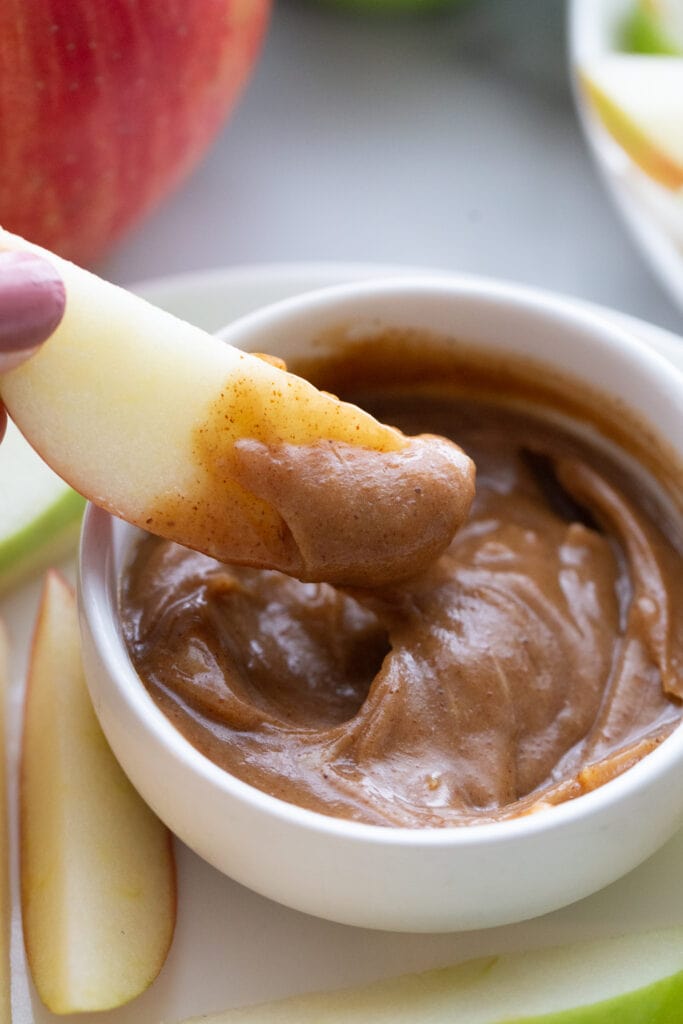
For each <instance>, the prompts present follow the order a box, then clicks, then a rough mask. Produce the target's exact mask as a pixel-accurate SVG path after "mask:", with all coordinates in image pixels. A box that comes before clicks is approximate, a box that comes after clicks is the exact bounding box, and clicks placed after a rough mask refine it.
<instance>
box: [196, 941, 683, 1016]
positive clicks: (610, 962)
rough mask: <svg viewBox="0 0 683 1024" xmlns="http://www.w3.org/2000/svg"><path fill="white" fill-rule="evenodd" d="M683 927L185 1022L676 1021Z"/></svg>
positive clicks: (681, 1002)
mask: <svg viewBox="0 0 683 1024" xmlns="http://www.w3.org/2000/svg"><path fill="white" fill-rule="evenodd" d="M682 1006H683V929H681V928H676V929H671V930H669V931H661V932H650V933H649V934H644V935H632V936H627V937H624V938H619V939H612V940H609V941H607V942H588V943H585V944H583V945H574V946H567V947H564V948H562V947H559V948H557V949H544V950H541V951H538V952H532V953H519V954H512V955H509V956H499V957H488V958H485V959H481V960H473V961H471V962H469V963H465V964H461V965H459V966H457V967H446V968H442V969H439V970H435V971H427V972H425V973H423V974H412V975H405V976H403V977H401V978H395V979H393V980H390V981H383V982H378V983H376V984H374V985H368V986H366V987H364V988H359V989H348V990H343V991H338V992H330V993H316V994H313V995H307V996H297V997H294V998H292V999H285V1000H281V1001H280V1002H274V1003H269V1004H262V1005H260V1006H254V1007H247V1008H244V1009H236V1010H227V1011H226V1012H224V1013H218V1014H213V1015H209V1016H205V1017H196V1018H193V1020H192V1021H187V1022H186V1024H200V1022H202V1024H367V1022H368V1021H372V1022H373V1024H455V1022H462V1024H506V1022H514V1024H611V1022H617V1021H618V1024H644V1022H645V1021H647V1024H673V1022H674V1021H678V1020H680V1019H681V1007H682Z"/></svg>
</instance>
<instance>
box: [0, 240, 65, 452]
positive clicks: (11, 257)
mask: <svg viewBox="0 0 683 1024" xmlns="http://www.w3.org/2000/svg"><path fill="white" fill-rule="evenodd" d="M65 305H66V292H65V289H64V283H63V281H62V279H61V277H60V276H59V272H58V271H57V269H56V268H55V267H54V266H53V265H52V264H51V263H50V262H48V260H46V259H43V257H41V256H37V255H34V254H33V253H30V252H0V373H5V372H6V371H7V370H12V369H14V367H15V366H18V365H19V363H22V362H23V361H24V360H25V359H28V358H29V356H31V355H32V354H33V353H34V352H35V351H36V349H38V348H39V347H40V345H41V344H42V343H43V342H44V341H47V339H48V338H49V337H50V335H51V334H52V332H53V331H54V330H55V329H56V328H57V326H58V325H59V322H60V320H61V319H62V316H63V315H64V307H65ZM0 436H1V435H0Z"/></svg>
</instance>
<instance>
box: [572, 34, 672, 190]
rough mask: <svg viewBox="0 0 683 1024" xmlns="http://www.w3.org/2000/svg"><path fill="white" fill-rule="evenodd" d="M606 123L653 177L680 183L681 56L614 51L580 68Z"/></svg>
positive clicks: (669, 184)
mask: <svg viewBox="0 0 683 1024" xmlns="http://www.w3.org/2000/svg"><path fill="white" fill-rule="evenodd" d="M580 79H581V83H582V85H583V88H584V90H585V92H586V94H587V96H588V98H589V100H590V102H591V104H592V106H593V108H594V110H595V112H596V114H597V115H598V117H599V118H600V119H601V121H602V123H603V124H604V126H605V128H606V129H607V131H608V132H610V134H611V135H612V136H613V137H614V139H615V140H616V141H617V142H618V143H619V145H620V146H622V147H623V149H624V150H625V151H626V152H627V153H628V155H629V156H630V157H631V159H632V160H633V161H634V162H635V163H636V164H637V165H638V166H639V167H640V168H641V169H642V170H643V171H645V173H646V174H648V175H649V176H650V177H651V178H654V180H655V181H658V182H659V183H660V184H662V185H665V186H666V187H667V188H670V189H679V188H682V187H683V58H678V57H644V56H636V55H633V54H612V55H610V56H608V57H602V58H600V60H598V61H596V62H595V63H594V64H591V65H589V66H587V67H585V68H583V69H581V71H580Z"/></svg>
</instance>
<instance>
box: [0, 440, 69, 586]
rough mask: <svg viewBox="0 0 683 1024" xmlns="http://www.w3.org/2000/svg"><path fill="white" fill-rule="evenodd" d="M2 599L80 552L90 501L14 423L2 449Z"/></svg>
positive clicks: (0, 541)
mask: <svg viewBox="0 0 683 1024" xmlns="http://www.w3.org/2000/svg"><path fill="white" fill-rule="evenodd" d="M0 492H1V493H2V494H3V500H2V503H1V504H0V594H3V593H5V592H6V591H8V590H9V589H11V588H12V587H13V586H16V585H17V584H18V583H20V582H21V581H22V580H23V579H25V578H26V577H27V576H29V575H31V574H33V573H36V572H37V571H38V570H40V569H45V568H46V567H47V566H48V565H54V563H55V562H57V561H59V560H60V559H61V558H63V557H66V555H67V554H68V553H69V552H70V551H73V550H74V549H75V546H76V542H77V539H78V533H79V530H80V524H81V518H82V515H83V509H84V507H85V500H84V498H82V497H81V495H80V494H76V492H75V491H73V490H72V489H71V488H70V487H69V486H67V484H65V483H64V481H63V480H61V479H60V478H59V477H58V476H57V475H56V473H53V472H52V470H51V469H49V468H48V467H47V466H46V465H45V463H44V462H43V460H42V459H41V458H40V456H39V455H37V454H36V452H34V450H33V449H32V448H31V446H30V445H29V444H28V442H27V441H26V440H24V438H23V437H22V435H21V434H20V433H19V431H18V429H17V428H16V427H15V426H14V424H13V423H11V422H10V423H8V425H7V431H6V434H5V437H4V438H3V441H2V444H0Z"/></svg>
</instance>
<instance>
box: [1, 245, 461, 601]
mask: <svg viewBox="0 0 683 1024" xmlns="http://www.w3.org/2000/svg"><path fill="white" fill-rule="evenodd" d="M2 249H19V250H25V249H29V250H32V251H37V252H40V253H42V255H43V256H45V257H46V258H48V259H50V260H52V261H53V263H54V264H55V265H56V266H57V268H58V270H59V272H60V274H61V276H62V279H63V281H64V283H65V287H66V296H67V303H66V311H65V314H64V317H63V319H62V322H61V324H60V325H59V327H58V328H57V330H56V332H55V333H54V334H53V336H52V337H51V338H50V340H49V341H48V342H47V343H46V344H45V345H44V346H43V347H42V349H41V350H40V351H39V352H38V354H37V355H35V356H34V357H33V358H32V359H30V360H29V361H28V362H27V363H25V364H23V365H22V366H20V367H18V368H17V369H14V370H12V371H11V372H9V373H7V374H5V375H4V377H3V378H2V380H1V381H0V394H1V395H2V400H3V401H4V402H5V404H6V406H7V408H8V410H9V412H10V415H11V416H12V418H13V419H14V421H15V423H16V424H17V425H18V426H19V428H20V430H21V431H22V433H23V434H24V435H25V436H26V438H27V439H28V440H29V441H30V443H31V444H32V445H33V447H34V448H35V449H36V451H38V453H39V454H40V455H41V456H42V457H43V459H44V460H45V461H46V462H47V463H48V465H50V466H51V467H52V468H53V469H54V470H55V471H56V472H57V473H59V475H60V476H61V477H63V479H64V480H66V481H67V482H68V483H69V484H71V486H72V487H74V488H75V489H76V490H77V491H79V492H80V493H81V494H83V495H85V496H86V497H87V498H89V499H90V500H91V501H93V502H94V503H95V504H97V505H100V506H101V507H103V508H105V509H107V510H108V511H110V512H113V513H114V514H116V515H118V516H120V517H121V518H123V519H126V520H128V521H129V522H131V523H134V524H136V525H138V526H141V527H143V528H145V529H147V530H149V531H150V532H152V533H156V534H158V535H160V536H163V537H167V538H170V539H171V540H175V541H178V542H179V543H181V544H184V545H186V546H188V547H191V548H195V549H197V550H200V551H203V552H205V553H206V554H209V555H212V556H213V557H216V558H218V559H220V560H221V561H227V562H236V563H240V564H245V565H251V566H255V567H265V568H274V569H280V570H282V571H284V572H287V573H289V574H291V575H294V576H298V577H299V578H301V579H305V580H329V581H330V582H333V583H339V584H349V585H359V586H363V585H370V584H383V583H388V582H393V581H395V580H398V579H401V578H404V577H407V576H410V575H412V574H414V573H416V572H418V571H419V570H420V569H422V568H423V567H424V566H425V565H426V564H428V563H429V562H430V561H431V560H432V559H434V558H435V557H436V556H437V555H438V554H440V552H441V551H443V550H444V549H445V547H446V546H447V544H448V542H449V541H450V539H451V537H452V536H453V534H454V532H455V530H456V529H457V527H458V526H459V525H460V523H461V522H462V520H463V519H464V517H465V515H466V513H467V510H468V508H469V504H470V502H471V499H472V496H473V489H474V485H473V466H472V464H471V462H470V460H469V459H468V458H467V457H466V456H465V455H464V454H463V452H462V451H461V450H460V449H459V448H458V447H457V446H456V445H453V444H451V443H450V442H446V441H442V440H440V439H437V438H431V437H419V438H407V437H405V436H404V435H402V434H401V433H400V432H399V431H397V430H395V429H393V428H391V427H388V426H385V425H383V424H381V423H379V422H377V420H375V419H374V418H373V417H372V416H370V415H368V414H367V413H364V412H362V411H361V410H360V409H358V408H356V407H355V406H352V405H349V404H347V403H344V402H340V401H338V400H337V399H335V398H334V397H333V396H331V395H329V394H326V393H324V392H321V391H318V390H317V389H316V388H315V387H313V386H312V385H311V384H309V383H308V382H307V381H305V380H303V379H302V378H300V377H297V376H294V375H293V374H290V373H287V372H286V371H285V370H283V369H282V368H280V367H279V366H277V365H274V364H273V363H272V362H270V361H268V360H266V359H262V358H259V357H258V356H255V355H250V354H247V353H244V352H241V351H239V350H238V349H236V348H234V347H232V346H230V345H227V344H225V343H224V342H222V341H220V340H219V339H217V338H214V337H212V336H211V335H208V334H206V333H204V332H203V331H201V330H199V329H198V328H195V327H192V326H190V325H189V324H187V323H184V322H183V321H181V320H178V319H176V318H175V317H172V316H170V315H169V314H167V313H164V312H162V311H160V310H158V309H156V308H155V307H153V306H151V305H149V304H147V303H146V302H144V301H143V300H141V299H139V298H137V297H136V296H134V295H131V294H130V293H128V292H125V291H124V290H122V289H120V288H117V287H115V286H113V285H111V284H108V283H107V282H105V281H103V280H100V279H99V278H97V277H95V276H94V275H92V274H89V273H87V272H86V271H84V270H81V269H79V268H78V267H76V266H74V265H73V264H70V263H67V262H65V261H63V260H61V259H59V258H57V257H56V256H53V255H52V254H49V253H46V252H44V251H42V250H40V249H38V248H37V247H34V246H30V245H29V243H27V242H24V241H23V240H22V239H20V238H18V237H16V236H13V235H10V234H7V233H6V232H0V250H2ZM274 341H276V339H274Z"/></svg>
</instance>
